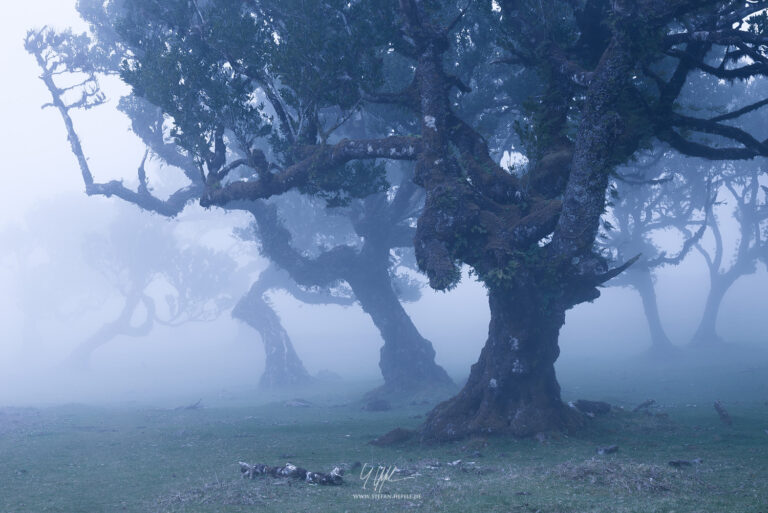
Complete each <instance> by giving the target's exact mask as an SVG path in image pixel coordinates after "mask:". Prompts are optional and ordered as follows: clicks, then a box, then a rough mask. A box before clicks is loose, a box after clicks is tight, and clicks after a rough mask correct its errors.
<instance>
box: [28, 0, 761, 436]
mask: <svg viewBox="0 0 768 513" xmlns="http://www.w3.org/2000/svg"><path fill="white" fill-rule="evenodd" d="M107 5H108V6H109V7H110V8H111V9H113V10H114V12H115V13H116V18H117V20H118V21H117V22H115V23H114V24H113V25H112V26H113V29H114V31H115V33H116V34H118V35H119V38H120V41H121V44H123V45H124V46H126V47H128V48H129V52H127V54H126V53H123V55H126V58H125V59H124V61H123V63H122V70H121V77H122V79H123V80H124V81H125V82H126V83H128V84H129V85H131V87H132V88H133V92H134V94H135V95H137V96H139V97H143V98H146V99H147V100H148V101H149V102H151V103H153V104H155V105H157V106H158V107H160V108H161V109H162V111H163V112H164V113H165V115H166V116H167V118H166V121H167V124H168V125H169V126H170V127H171V130H170V133H171V135H173V136H174V138H175V142H176V143H177V144H178V145H179V146H180V147H182V148H184V149H185V150H186V152H187V153H186V154H187V155H190V158H192V159H193V160H194V163H195V165H196V167H195V168H191V169H196V170H197V174H196V175H195V173H192V172H191V171H190V172H189V173H188V174H187V176H189V177H190V180H191V181H192V183H193V185H192V186H191V187H192V188H195V191H194V194H192V193H190V189H189V188H187V189H182V190H180V191H179V193H178V196H176V198H178V199H184V200H189V199H192V198H194V197H198V196H199V197H200V203H201V204H202V205H203V206H206V207H207V206H223V207H227V206H232V205H238V204H242V203H243V202H253V201H257V200H263V199H265V198H269V197H272V196H277V195H281V194H283V193H286V192H288V191H291V190H299V191H302V192H307V193H312V192H313V191H317V190H329V189H330V190H335V191H341V192H342V193H344V194H362V193H364V192H372V191H366V190H365V186H364V185H365V184H369V185H370V184H374V185H375V184H376V183H377V180H376V178H377V174H376V167H375V165H371V164H370V162H374V161H376V160H378V159H389V160H412V161H414V162H415V171H414V177H413V181H414V183H415V184H417V185H419V186H420V187H422V188H423V189H424V191H425V193H426V200H425V205H424V208H423V209H422V210H421V212H420V214H419V217H418V222H417V228H416V234H415V237H414V241H413V242H414V246H415V252H416V258H417V262H418V264H419V267H420V268H421V270H422V271H423V272H425V273H426V275H427V277H428V278H429V283H430V285H431V286H432V287H434V288H436V289H440V290H447V289H450V288H452V287H453V286H455V285H456V283H457V282H458V280H459V279H460V277H461V273H460V266H461V264H467V265H469V266H470V267H471V268H472V270H473V272H474V273H475V274H476V276H477V277H478V278H479V279H480V280H481V281H482V282H483V283H484V284H485V285H486V287H487V289H488V294H489V304H490V310H491V321H490V327H489V336H488V340H487V342H486V344H485V346H484V348H483V350H482V352H481V355H480V358H479V361H478V362H477V363H476V364H475V365H474V366H473V367H472V370H471V373H470V376H469V379H468V381H467V383H466V385H465V386H464V388H463V389H462V390H461V392H459V394H458V395H457V396H456V397H454V398H452V399H450V400H448V401H446V402H444V403H442V404H440V405H438V406H437V407H436V408H435V409H434V410H433V411H432V412H431V413H430V414H429V416H428V418H427V419H426V421H425V423H424V425H423V426H422V428H421V433H422V436H423V437H424V438H425V439H434V440H442V439H452V438H457V437H461V436H466V435H469V434H472V433H479V432H483V433H488V432H500V433H511V434H514V435H530V434H533V433H536V432H538V431H542V430H547V429H553V428H563V427H567V426H569V425H572V424H574V423H578V422H579V420H580V419H579V417H578V414H577V413H575V412H574V411H573V410H571V409H569V408H568V407H567V406H566V405H564V404H563V402H562V400H561V397H560V387H559V385H558V383H557V380H556V377H555V371H554V362H555V360H556V359H557V357H558V355H559V348H558V335H559V331H560V328H561V327H562V325H563V324H564V322H565V313H566V311H567V310H568V309H570V308H571V307H573V306H575V305H577V304H579V303H582V302H585V301H591V300H594V299H596V298H597V297H598V296H599V291H598V288H597V287H598V286H600V285H601V284H603V283H605V282H606V281H608V280H609V279H611V278H612V277H614V276H616V275H618V274H620V273H621V272H622V271H623V270H624V269H626V268H627V267H628V266H629V265H630V264H631V263H632V259H630V260H629V261H627V262H623V263H619V264H618V265H617V266H615V267H613V268H611V266H610V262H609V259H608V258H607V257H606V256H605V255H604V254H602V253H600V252H599V251H597V250H596V248H595V238H596V236H597V233H598V226H599V223H600V219H601V216H602V215H603V213H604V210H605V206H606V190H607V187H608V184H609V178H610V175H611V173H612V172H613V171H614V170H615V169H616V167H617V166H618V165H620V164H621V163H623V162H625V161H627V160H628V159H629V158H631V157H632V156H633V155H634V154H635V153H637V151H638V150H639V149H641V148H643V147H646V146H650V145H651V144H652V143H653V141H654V140H660V141H661V142H663V143H665V144H668V145H669V146H670V147H671V148H673V149H674V150H676V151H678V152H680V153H682V154H686V155H692V156H698V157H703V158H707V159H713V160H716V159H724V160H744V159H753V158H755V157H757V156H765V155H768V141H766V140H765V138H764V137H765V136H764V135H761V134H759V133H758V132H755V131H750V130H747V129H745V128H744V126H743V125H742V124H741V120H742V118H744V117H746V116H749V115H751V114H754V113H755V112H757V111H758V109H760V108H761V107H763V106H765V105H766V104H768V100H760V101H757V102H753V103H750V104H746V105H738V106H736V107H734V108H733V109H729V110H728V111H727V112H724V113H719V114H714V115H711V116H710V115H706V114H705V115H701V112H702V111H706V110H707V109H708V108H710V107H712V106H711V105H709V104H707V102H706V99H702V98H699V97H691V96H690V95H689V94H688V92H689V89H690V88H689V87H687V86H688V85H689V84H691V83H694V82H695V81H697V80H701V79H703V78H706V77H714V78H716V79H717V81H716V82H715V85H716V86H717V87H719V88H720V89H721V90H727V88H728V87H729V81H739V80H749V79H752V78H753V77H762V76H764V75H765V74H766V72H767V71H768V60H767V58H768V57H767V56H766V46H765V45H766V42H767V36H766V34H765V31H766V28H767V26H768V23H767V22H766V20H767V19H768V17H767V16H766V15H765V14H764V13H761V11H762V10H763V9H765V8H766V7H768V2H766V1H765V0H757V1H754V2H749V3H745V2H743V1H736V0H663V1H661V0H612V1H609V0H498V1H496V2H491V3H489V4H483V5H480V4H478V3H472V2H470V3H469V4H468V6H467V7H466V8H463V9H460V8H457V7H456V5H455V4H454V2H448V1H440V0H420V1H419V0H398V1H397V2H393V1H384V0H371V1H367V2H362V1H353V2H348V1H341V0H329V1H327V2H305V1H301V0H282V1H279V2H278V1H275V0H248V1H242V2H232V1H224V0H208V1H205V2H204V1H193V2H189V1H187V0H169V1H167V2H162V3H160V2H155V1H153V0H123V1H115V2H108V3H107ZM745 20H748V22H747V21H745ZM468 23H472V24H474V23H477V25H478V26H481V27H483V29H484V30H486V31H488V32H487V34H492V35H493V36H494V37H487V38H477V39H476V40H475V39H472V38H467V37H464V36H465V35H466V34H467V28H466V27H465V24H468ZM467 26H469V25H467ZM45 37H46V35H45V34H41V35H38V36H34V35H33V36H31V38H32V39H33V40H34V39H35V38H37V39H38V40H39V39H45ZM33 42H34V41H33ZM468 52H472V53H473V54H474V55H475V56H477V58H478V59H482V60H483V62H484V63H495V64H496V66H497V68H495V69H496V71H493V72H489V71H488V67H485V66H461V65H460V64H461V63H465V64H466V62H467V61H466V60H465V59H464V57H465V56H466V55H467V54H468ZM107 53H109V52H107ZM42 64H43V65H45V66H51V65H53V66H55V63H53V64H51V63H50V62H43V63H42ZM498 70H502V71H498ZM522 73H525V75H524V76H525V77H527V78H529V79H532V80H533V87H532V88H533V89H534V94H532V95H531V97H530V100H529V101H527V102H526V103H525V105H523V106H522V107H523V108H522V109H513V108H506V109H503V108H502V107H500V108H499V111H500V112H497V113H496V114H497V116H495V121H494V122H493V123H491V124H490V126H491V127H492V129H494V130H503V131H505V132H508V131H509V130H513V129H516V131H517V133H519V142H520V143H521V147H522V148H524V149H525V153H526V156H527V157H528V165H527V168H526V169H525V170H524V172H512V173H510V172H508V171H507V170H506V169H504V168H502V167H501V166H500V165H499V164H498V162H497V161H496V160H495V159H494V158H493V157H494V156H495V155H498V152H499V148H498V147H493V146H492V145H493V144H495V143H496V142H497V141H500V140H503V137H499V136H498V134H488V133H485V132H486V131H487V130H488V129H489V128H488V126H487V125H485V126H483V127H481V124H480V123H478V122H477V117H475V116H471V115H468V113H467V112H464V111H463V109H462V106H463V105H466V104H465V102H464V98H465V95H466V96H467V97H468V98H472V92H471V90H472V87H470V85H469V84H475V88H483V84H484V83H485V81H486V79H487V78H488V77H489V76H493V77H495V78H494V80H493V85H494V86H496V85H500V86H501V87H502V88H508V89H510V90H511V89H514V88H515V87H516V86H517V85H518V83H519V81H520V77H521V74H522ZM478 77H480V79H478ZM724 94H726V93H724ZM83 101H84V102H86V103H87V102H88V101H89V96H88V94H87V91H86V93H85V95H84V96H83ZM484 106H487V104H485V105H484ZM382 107H383V108H388V109H389V110H390V111H391V112H397V113H399V117H400V119H401V122H400V123H392V124H391V126H390V128H389V129H388V130H387V131H386V132H385V133H383V134H379V133H375V134H370V135H369V136H367V137H366V138H358V137H350V138H344V139H338V138H337V137H335V136H334V131H335V128H336V127H338V125H339V123H343V121H344V119H346V118H347V117H349V115H350V112H353V111H355V110H358V109H361V110H371V111H374V110H375V109H377V108H382ZM476 108H479V107H476ZM518 114H519V115H518ZM481 117H482V116H481ZM73 144H74V143H73ZM235 169H239V173H233V171H234V170H235ZM243 169H245V170H247V173H243V172H242V170H243ZM192 175H195V176H192ZM86 182H87V187H89V188H90V189H91V190H92V191H95V190H96V189H97V188H102V189H104V188H105V187H111V188H110V191H109V192H110V193H113V194H116V195H123V196H130V195H132V194H136V192H135V191H130V190H126V189H125V188H124V187H122V185H121V184H118V185H113V186H109V184H96V183H94V182H93V180H92V179H91V180H90V181H89V180H88V179H87V180H86ZM145 185H146V184H145V183H144V186H145ZM121 187H122V188H121ZM140 187H142V185H141V184H140ZM102 193H107V191H106V190H102ZM139 193H141V191H140V192H139Z"/></svg>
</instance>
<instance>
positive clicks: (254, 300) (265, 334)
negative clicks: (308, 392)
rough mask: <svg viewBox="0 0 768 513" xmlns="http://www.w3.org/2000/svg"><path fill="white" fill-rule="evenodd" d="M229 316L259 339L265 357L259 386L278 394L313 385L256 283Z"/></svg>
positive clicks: (275, 314)
mask: <svg viewBox="0 0 768 513" xmlns="http://www.w3.org/2000/svg"><path fill="white" fill-rule="evenodd" d="M232 316H233V317H235V318H236V319H240V320H241V321H243V322H245V323H246V324H247V325H248V326H250V327H252V328H253V329H255V330H256V331H257V332H258V333H259V335H260V336H261V341H262V343H263V344H264V353H265V355H266V360H265V365H264V374H262V376H261V379H260V380H259V386H260V387H261V388H264V389H270V390H278V389H281V388H288V387H294V386H302V385H307V384H309V383H311V382H312V376H310V374H309V372H307V369H305V368H304V364H303V363H302V362H301V359H299V356H298V355H297V354H296V351H295V350H294V348H293V343H291V339H290V337H289V336H288V333H287V332H286V331H285V328H283V325H282V323H281V322H280V317H278V315H277V313H276V312H275V311H274V310H273V309H272V306H271V305H270V304H269V303H268V302H267V300H266V299H265V298H264V291H263V290H262V288H261V286H260V284H259V282H256V283H255V284H254V285H253V286H252V287H251V290H250V291H248V293H247V294H246V295H245V296H243V298H242V299H240V301H239V302H238V303H237V305H236V306H235V308H234V309H233V310H232Z"/></svg>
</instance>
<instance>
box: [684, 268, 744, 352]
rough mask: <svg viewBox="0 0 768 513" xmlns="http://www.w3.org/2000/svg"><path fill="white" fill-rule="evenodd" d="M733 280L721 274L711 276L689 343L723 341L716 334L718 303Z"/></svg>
mask: <svg viewBox="0 0 768 513" xmlns="http://www.w3.org/2000/svg"><path fill="white" fill-rule="evenodd" d="M733 282H734V280H732V279H729V278H727V277H726V276H724V275H722V274H715V275H713V276H712V278H711V282H710V283H711V285H710V287H709V293H708V294H707V301H706V303H705V304H704V312H703V313H702V315H701V320H700V321H699V326H698V327H697V328H696V332H695V333H694V334H693V338H692V339H691V345H693V346H698V347H705V346H717V345H721V344H724V343H725V341H724V340H723V339H722V338H721V337H720V335H718V334H717V316H718V314H719V313H720V305H721V304H722V302H723V298H724V297H725V293H726V292H728V289H729V288H731V285H733Z"/></svg>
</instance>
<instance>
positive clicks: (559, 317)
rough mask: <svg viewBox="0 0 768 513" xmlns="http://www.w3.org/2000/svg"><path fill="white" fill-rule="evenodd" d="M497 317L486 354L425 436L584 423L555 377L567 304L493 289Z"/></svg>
mask: <svg viewBox="0 0 768 513" xmlns="http://www.w3.org/2000/svg"><path fill="white" fill-rule="evenodd" d="M489 303H490V310H491V322H490V327H489V330H488V340H487V342H486V343H485V347H483V350H482V352H481V353H480V359H479V360H478V361H477V363H475V364H474V365H473V366H472V371H471V373H470V376H469V380H468V381H467V383H466V385H465V386H464V388H463V389H462V390H461V392H459V394H458V395H457V396H456V397H454V398H452V399H450V400H448V401H445V402H444V403H442V404H440V405H438V406H437V407H436V408H435V409H434V410H433V411H432V412H431V413H430V414H429V417H428V418H427V420H426V422H425V424H424V426H423V427H422V436H423V438H424V439H425V440H436V441H440V440H451V439H458V438H462V437H465V436H468V435H472V434H480V433H484V434H487V433H508V434H512V435H514V436H530V435H533V434H536V433H539V432H542V431H547V430H551V429H562V428H567V427H569V426H574V425H577V424H578V423H579V419H580V416H579V414H578V413H576V412H575V411H574V410H572V409H571V408H569V407H568V406H566V405H565V404H563V402H562V400H561V399H560V386H559V385H558V383H557V379H556V377H555V367H554V364H555V360H557V357H558V356H559V354H560V349H559V347H558V335H559V332H560V328H561V327H562V326H563V324H564V323H565V309H563V308H557V307H552V306H551V305H547V304H546V302H542V301H537V300H536V299H534V298H533V297H531V298H526V300H522V299H521V298H518V297H515V296H514V295H512V294H510V293H509V292H508V291H505V290H494V289H491V290H490V292H489Z"/></svg>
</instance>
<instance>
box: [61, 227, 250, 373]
mask: <svg viewBox="0 0 768 513" xmlns="http://www.w3.org/2000/svg"><path fill="white" fill-rule="evenodd" d="M83 253H84V255H85V257H86V259H87V261H88V263H89V264H90V265H92V266H93V267H94V268H96V269H98V270H99V271H100V272H101V273H102V274H103V275H104V276H105V277H106V278H107V280H108V281H109V283H111V284H112V286H113V288H114V290H115V291H117V292H118V294H119V295H120V296H121V297H122V299H123V306H122V308H121V310H120V312H119V313H118V314H117V315H116V316H115V317H114V318H113V319H111V320H109V321H107V322H105V323H104V324H103V325H102V326H101V327H100V328H99V329H97V330H96V331H95V332H94V333H93V334H92V335H91V336H90V337H88V338H87V339H86V340H84V341H83V342H81V343H80V344H79V345H78V346H77V347H76V348H75V349H74V351H72V353H71V355H70V357H69V362H68V363H69V364H70V365H72V366H75V367H77V368H87V367H88V366H89V364H90V360H91V358H92V355H93V353H94V352H95V351H96V350H97V349H99V348H101V347H102V346H104V345H106V344H108V343H110V342H112V341H113V340H114V339H115V338H117V337H120V336H123V337H145V336H147V335H149V333H150V332H151V331H152V329H153V328H154V326H155V325H164V326H180V325H182V324H186V323H189V322H210V321H214V320H216V319H217V318H219V316H220V315H221V313H222V312H223V311H226V310H228V309H229V307H231V304H232V302H233V301H232V293H233V288H235V284H233V283H232V281H231V280H232V278H233V276H234V275H235V270H236V264H235V262H234V261H233V260H232V259H231V258H230V256H228V255H226V254H223V253H221V252H216V251H214V250H212V249H209V248H206V247H203V246H200V245H189V246H187V247H183V248H182V247H179V245H178V243H177V241H176V240H175V238H174V236H173V233H172V230H171V226H169V225H168V224H167V223H162V224H161V223H157V222H156V220H146V219H145V220H144V221H143V222H141V221H137V220H136V219H135V218H133V217H131V216H127V215H122V216H119V217H117V218H116V219H115V220H114V221H113V222H112V223H110V225H109V227H108V231H107V232H106V233H105V234H101V233H92V234H90V236H89V237H88V239H87V240H86V241H85V243H84V248H83ZM235 290H236V289H235ZM235 293H236V292H235ZM158 296H160V297H161V298H162V304H161V305H159V306H158V305H157V304H156V303H157V300H158Z"/></svg>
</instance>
